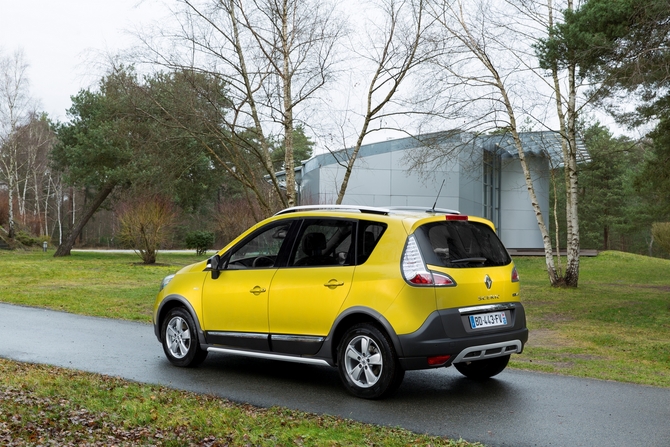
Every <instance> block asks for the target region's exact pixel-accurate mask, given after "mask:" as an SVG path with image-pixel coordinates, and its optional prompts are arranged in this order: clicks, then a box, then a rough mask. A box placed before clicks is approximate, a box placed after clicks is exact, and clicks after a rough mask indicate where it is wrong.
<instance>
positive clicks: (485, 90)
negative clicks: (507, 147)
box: [431, 0, 588, 287]
mask: <svg viewBox="0 0 670 447" xmlns="http://www.w3.org/2000/svg"><path fill="white" fill-rule="evenodd" d="M566 6H567V7H568V8H571V7H572V3H571V2H568V3H567V4H566ZM431 12H432V15H433V16H434V17H435V18H436V19H437V20H438V21H439V23H440V25H441V26H442V28H443V30H444V34H445V36H446V38H448V39H450V40H452V41H453V44H454V46H453V49H454V51H452V52H451V53H450V55H449V58H445V59H442V60H441V64H440V68H441V70H442V71H443V73H444V74H445V76H444V77H442V78H440V79H441V80H442V79H446V82H445V85H446V86H447V88H448V89H449V90H450V91H452V92H454V93H452V96H450V97H449V99H450V103H449V104H448V107H447V110H448V113H450V114H451V116H452V117H455V116H457V115H459V114H460V115H462V116H467V117H468V118H469V124H470V125H471V126H472V127H473V128H476V129H478V130H480V131H482V130H486V129H491V128H504V129H507V130H508V131H509V133H510V134H511V136H512V138H513V141H514V145H515V147H516V150H517V155H518V157H519V162H520V164H521V167H522V169H523V173H524V177H525V182H526V188H527V190H528V195H529V198H530V202H531V206H532V208H533V210H534V212H535V215H536V219H537V224H538V228H539V229H540V233H541V235H542V241H543V246H544V251H545V261H546V265H547V273H548V276H549V280H550V283H551V284H552V285H554V286H558V285H567V286H571V287H576V286H577V284H578V278H579V220H578V214H577V136H576V131H575V126H576V119H577V115H578V113H579V110H580V108H581V107H584V105H585V104H587V103H588V100H583V101H582V103H581V104H578V103H577V99H578V95H577V91H578V85H577V82H576V71H575V68H576V66H575V65H574V64H572V65H571V66H567V67H558V66H540V63H539V61H538V58H537V54H536V46H537V45H538V44H539V43H540V39H542V38H546V36H547V34H548V33H549V32H550V30H551V29H552V26H553V23H554V21H555V14H556V6H555V5H554V4H553V3H552V1H551V0H550V1H549V2H548V3H543V2H539V1H529V0H509V1H507V2H494V1H489V0H481V1H477V2H467V3H466V2H463V1H461V0H453V1H451V0H442V1H436V2H433V3H432V10H431ZM454 99H456V100H454ZM552 109H553V113H552ZM524 119H531V120H534V121H535V122H536V123H538V124H539V125H541V126H548V124H547V123H548V122H549V123H550V122H557V124H558V125H557V127H558V132H559V134H560V135H561V146H562V159H563V165H564V168H565V184H566V188H565V191H566V192H567V196H566V203H567V206H566V214H567V216H568V243H567V246H568V251H567V253H568V258H567V267H566V271H565V275H564V276H563V275H562V272H560V271H559V270H558V269H557V268H556V265H555V262H554V257H553V246H552V240H551V235H550V233H549V230H548V225H547V221H546V216H544V215H543V213H542V210H541V208H540V204H539V201H538V197H537V194H536V192H535V187H534V184H533V178H532V172H531V170H530V168H529V165H528V163H527V160H526V150H525V148H524V146H523V143H522V140H521V138H520V136H519V132H520V123H521V122H522V121H523V120H524ZM557 242H558V241H557Z"/></svg>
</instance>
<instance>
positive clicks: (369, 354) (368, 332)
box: [337, 323, 405, 399]
mask: <svg viewBox="0 0 670 447" xmlns="http://www.w3.org/2000/svg"><path fill="white" fill-rule="evenodd" d="M337 354H338V369H339V372H340V378H341V379H342V383H343V384H344V386H345V387H346V389H347V391H349V392H350V393H351V394H353V395H354V396H357V397H362V398H365V399H379V398H382V397H385V396H388V395H390V394H391V393H393V392H394V391H396V390H397V389H398V387H399V386H400V384H401V383H402V380H403V378H404V377H405V371H404V370H403V369H402V368H401V367H400V365H399V364H398V360H397V359H396V355H395V351H394V350H393V347H392V345H391V342H390V341H389V339H388V338H387V337H386V335H385V334H384V333H382V332H381V331H380V330H379V329H377V328H376V327H375V326H373V325H371V324H368V323H362V324H357V325H355V326H352V327H351V328H350V329H349V330H348V331H347V332H346V334H345V335H344V337H343V338H342V341H341V342H340V345H339V348H338V351H337Z"/></svg>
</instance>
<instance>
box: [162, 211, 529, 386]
mask: <svg viewBox="0 0 670 447" xmlns="http://www.w3.org/2000/svg"><path fill="white" fill-rule="evenodd" d="M153 321H154V329H155V333H156V336H157V337H158V340H159V341H160V342H161V343H162V344H163V349H164V351H165V355H166V356H167V358H168V359H169V361H170V362H171V363H173V364H174V365H177V366H194V365H197V364H199V363H200V362H202V361H203V360H204V359H205V357H206V356H207V354H208V353H209V352H214V353H217V352H218V353H225V354H236V355H245V356H251V357H260V358H265V359H275V360H284V361H289V362H300V363H309V364H322V365H330V366H336V367H337V368H338V369H339V373H340V377H341V379H342V383H343V384H344V386H345V388H346V389H347V390H348V391H349V392H350V393H352V394H353V395H355V396H358V397H363V398H371V399H374V398H380V397H384V396H387V395H389V394H391V393H392V392H394V391H395V390H396V389H397V388H398V387H399V386H400V383H401V382H402V380H403V377H404V374H405V371H406V370H413V369H425V368H437V367H442V366H451V365H454V366H455V367H456V369H458V371H460V372H461V373H462V374H464V375H465V376H467V377H470V378H472V379H486V378H489V377H491V376H494V375H496V374H498V373H500V372H501V371H502V370H503V369H504V368H505V367H506V366H507V362H508V361H509V357H510V355H511V354H513V353H521V352H522V350H523V347H524V344H525V343H526V341H527V339H528V330H527V329H526V318H525V312H524V308H523V306H522V305H521V303H520V302H519V276H518V274H517V270H516V268H515V266H514V263H513V262H512V260H511V258H510V256H509V254H508V253H507V250H506V249H505V247H504V246H503V244H502V243H501V242H500V239H498V237H497V236H496V234H495V229H494V227H493V224H492V223H491V222H490V221H488V220H485V219H481V218H478V217H472V216H465V215H461V214H458V213H457V212H454V211H449V210H436V209H394V208H373V207H354V206H342V205H340V206H336V205H332V206H327V205H324V206H303V207H294V208H289V209H286V210H284V211H281V212H279V213H278V214H276V215H275V216H273V217H271V218H269V219H266V220H264V221H263V222H260V223H258V224H257V225H255V226H254V227H252V228H250V229H249V230H247V231H246V232H245V233H243V234H242V235H241V236H239V237H238V238H237V239H235V240H234V241H232V242H231V243H230V244H228V245H227V246H226V247H225V248H223V249H222V250H220V251H219V252H218V253H217V254H216V255H214V256H213V257H211V258H210V259H209V260H207V261H203V262H200V263H197V264H193V265H190V266H188V267H185V268H183V269H182V270H180V271H179V272H177V273H176V274H175V275H170V276H168V277H166V278H165V279H164V280H163V282H162V284H161V288H160V292H159V293H158V296H157V297H156V302H155V304H154V312H153Z"/></svg>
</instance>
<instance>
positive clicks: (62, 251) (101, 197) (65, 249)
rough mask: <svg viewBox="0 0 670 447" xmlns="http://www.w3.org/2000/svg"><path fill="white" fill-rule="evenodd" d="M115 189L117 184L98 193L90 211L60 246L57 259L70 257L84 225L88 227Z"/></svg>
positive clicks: (110, 185)
mask: <svg viewBox="0 0 670 447" xmlns="http://www.w3.org/2000/svg"><path fill="white" fill-rule="evenodd" d="M115 187H116V184H115V183H108V184H107V185H104V186H103V187H102V189H101V190H100V191H98V195H97V196H95V198H94V199H93V202H92V203H91V206H90V207H89V209H88V210H86V212H84V215H83V216H82V217H81V220H80V221H79V223H77V225H76V226H74V227H73V228H72V230H70V233H69V234H68V235H67V237H66V238H65V242H63V243H62V244H60V245H59V246H58V249H57V250H56V253H55V254H54V257H55V258H58V257H61V256H70V251H72V247H73V246H74V242H75V241H76V240H77V237H79V234H81V230H83V229H84V225H86V223H87V222H88V221H89V220H90V219H91V217H92V216H93V214H94V213H95V212H96V211H97V210H98V208H100V205H102V203H103V202H104V201H105V199H106V198H107V196H109V195H110V194H111V192H112V191H113V190H114V188H115Z"/></svg>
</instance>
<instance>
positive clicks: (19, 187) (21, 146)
mask: <svg viewBox="0 0 670 447" xmlns="http://www.w3.org/2000/svg"><path fill="white" fill-rule="evenodd" d="M15 138H16V140H17V148H18V152H17V154H16V155H17V159H18V160H19V161H18V163H17V165H18V166H19V167H20V169H19V170H18V171H17V180H18V181H17V182H16V194H17V199H18V200H17V202H18V212H19V217H20V219H21V221H22V224H23V225H25V226H31V227H32V228H31V230H32V231H33V232H35V233H38V234H40V235H47V234H48V229H47V228H48V221H47V218H48V213H46V211H47V209H48V206H49V195H50V194H49V193H50V184H49V183H50V182H49V180H48V177H47V174H48V171H49V159H48V154H49V152H50V150H51V148H52V147H53V145H54V143H55V138H56V137H55V132H54V131H53V129H52V128H51V125H50V123H49V121H48V119H47V117H46V116H45V115H37V114H36V113H31V114H30V115H29V118H28V122H27V123H26V124H24V125H22V126H19V127H18V128H17V129H16V131H15ZM43 195H44V196H46V197H45V198H43V197H42V196H43ZM42 206H44V208H45V214H44V218H43V216H42V212H41V208H42Z"/></svg>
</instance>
